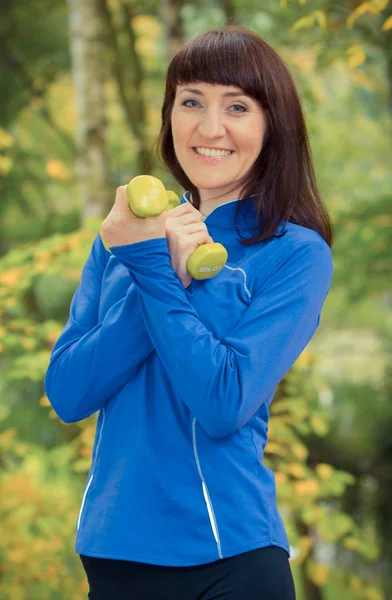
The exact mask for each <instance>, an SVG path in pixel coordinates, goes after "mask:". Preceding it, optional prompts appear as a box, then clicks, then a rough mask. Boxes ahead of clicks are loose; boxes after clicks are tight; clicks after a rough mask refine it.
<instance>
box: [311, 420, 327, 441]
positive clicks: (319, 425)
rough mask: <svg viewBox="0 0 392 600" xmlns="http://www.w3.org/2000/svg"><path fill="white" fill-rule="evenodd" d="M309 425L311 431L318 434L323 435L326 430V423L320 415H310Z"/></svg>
mask: <svg viewBox="0 0 392 600" xmlns="http://www.w3.org/2000/svg"><path fill="white" fill-rule="evenodd" d="M310 425H311V427H312V429H313V431H314V432H315V433H316V434H317V435H319V436H323V435H325V434H326V433H327V432H328V423H327V421H326V420H325V418H324V417H321V416H320V415H312V416H311V417H310Z"/></svg>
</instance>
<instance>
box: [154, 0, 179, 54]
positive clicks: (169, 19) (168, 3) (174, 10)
mask: <svg viewBox="0 0 392 600" xmlns="http://www.w3.org/2000/svg"><path fill="white" fill-rule="evenodd" d="M183 5H184V1H183V0H160V4H159V13H160V18H161V21H162V23H163V24H164V27H165V31H166V40H167V58H168V60H169V61H170V60H171V59H172V58H173V56H174V55H175V54H176V53H177V52H178V50H179V49H180V48H181V46H182V45H183V43H184V24H183V19H182V16H181V9H182V7H183Z"/></svg>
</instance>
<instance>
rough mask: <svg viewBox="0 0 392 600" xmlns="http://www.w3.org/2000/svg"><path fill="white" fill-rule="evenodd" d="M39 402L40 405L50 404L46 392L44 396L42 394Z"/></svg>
mask: <svg viewBox="0 0 392 600" xmlns="http://www.w3.org/2000/svg"><path fill="white" fill-rule="evenodd" d="M39 403H40V406H50V402H49V398H48V397H47V395H46V394H45V395H44V396H41V398H40V400H39Z"/></svg>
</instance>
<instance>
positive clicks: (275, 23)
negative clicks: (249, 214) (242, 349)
mask: <svg viewBox="0 0 392 600" xmlns="http://www.w3.org/2000/svg"><path fill="white" fill-rule="evenodd" d="M227 24H241V25H245V26H247V27H249V28H251V29H252V30H253V31H255V32H257V33H259V34H260V35H262V36H263V37H264V38H265V39H266V41H267V42H269V43H270V44H271V45H272V46H273V47H274V48H275V49H276V50H277V51H278V53H279V54H280V55H281V56H282V58H283V59H284V60H285V61H286V63H287V65H288V66H289V68H290V70H291V72H292V74H293V76H294V79H295V81H296V84H297V86H298V89H299V91H300V95H301V98H302V101H303V105H304V110H305V115H306V120H307V125H308V130H309V136H310V142H311V147H312V151H313V158H314V164H315V169H316V175H317V179H318V182H319V185H320V188H321V191H322V194H323V196H324V200H325V203H326V206H327V208H328V211H329V213H330V215H331V218H332V221H333V225H334V229H335V240H334V244H333V257H334V264H335V273H334V280H333V284H332V287H331V291H330V293H329V295H328V298H327V301H326V303H325V306H324V310H323V314H322V318H321V322H320V326H319V329H318V330H317V333H316V335H315V336H314V338H313V339H312V341H311V343H310V344H309V345H308V347H307V348H306V350H305V351H304V352H303V353H302V355H301V356H300V357H299V359H298V360H297V362H296V363H295V365H294V366H293V367H292V369H291V370H290V372H289V373H288V374H287V376H286V377H285V378H284V380H283V381H282V382H281V384H280V385H279V388H278V392H277V395H276V397H275V399H274V401H273V403H272V405H271V422H270V435H269V443H268V445H267V448H266V458H265V461H266V464H267V465H268V466H270V467H271V468H273V469H274V471H275V473H276V480H277V488H278V503H279V508H280V510H281V514H282V516H283V518H284V521H285V525H286V528H287V530H288V534H289V539H290V545H291V547H292V549H293V556H292V560H291V566H292V569H293V573H294V577H295V583H296V588H297V598H298V600H341V599H344V600H354V599H355V600H390V598H392V501H391V498H392V436H391V431H392V403H391V399H392V368H391V357H392V316H391V308H392V290H391V281H392V277H391V275H392V261H391V253H392V235H391V233H392V208H391V207H392V203H391V202H392V187H391V183H392V173H391V156H392V151H391V150H392V149H391V112H392V4H391V2H388V0H371V1H368V2H361V1H357V0H336V1H334V0H286V1H283V0H281V1H280V2H279V0H264V2H262V3H260V2H258V1H257V0H205V1H202V2H196V1H193V0H188V1H186V0H161V1H159V0H144V2H141V1H139V0H69V2H68V4H67V3H66V2H65V1H63V0H29V1H28V2H25V1H24V0H3V1H2V3H1V8H0V114H1V120H0V427H1V429H0V488H1V494H0V521H1V535H0V600H5V599H7V600H8V599H9V600H25V599H26V600H27V599H28V600H63V599H64V600H65V599H67V600H82V599H83V598H86V595H87V582H86V579H85V576H84V572H83V571H82V567H81V564H80V562H79V559H78V557H77V555H75V553H74V550H73V543H74V535H75V525H76V519H77V515H78V511H79V507H80V503H81V498H82V494H83V488H84V485H85V479H86V474H87V470H88V468H89V464H90V456H91V447H92V442H93V435H94V429H95V421H96V415H92V416H91V417H89V418H87V419H85V420H83V421H81V422H79V423H74V424H69V425H67V424H65V423H63V422H62V421H61V420H60V419H59V418H58V417H57V416H56V414H55V413H54V411H53V410H52V408H51V407H50V404H49V402H48V399H47V397H46V396H45V390H44V387H43V379H44V375H45V372H46V369H47V366H48V362H49V356H50V352H51V349H52V347H53V344H54V342H55V341H56V339H57V337H58V335H59V334H60V332H61V331H62V328H63V327H64V324H65V322H66V320H67V318H68V311H69V305H70V302H71V299H72V296H73V294H74V292H75V290H76V287H77V285H78V283H79V280H80V275H81V269H82V266H83V264H84V262H85V260H86V258H87V255H88V253H89V251H90V248H91V244H92V241H93V239H94V237H95V235H96V234H97V232H98V231H99V226H100V223H101V222H102V220H103V219H104V218H105V217H106V215H107V214H108V212H109V211H110V208H111V206H112V204H113V201H114V197H115V190H116V187H117V186H118V185H124V184H126V183H127V182H128V181H129V180H130V179H132V178H133V177H135V176H136V175H139V174H146V173H149V174H153V175H155V176H157V177H159V178H160V179H161V180H162V181H163V182H164V184H165V185H166V187H167V188H169V189H174V190H175V191H177V193H180V194H181V193H182V190H180V189H179V188H178V185H177V184H176V182H175V181H173V179H172V177H171V176H170V175H169V174H168V173H167V172H166V171H165V169H164V168H163V165H162V163H160V162H159V160H158V159H157V157H156V155H155V154H154V152H153V150H152V148H153V144H154V141H155V139H156V136H157V134H158V131H159V126H160V107H161V103H162V98H163V91H164V78H165V71H166V68H167V65H168V62H169V61H170V59H171V57H172V56H173V54H174V53H175V52H176V51H177V50H178V49H179V48H180V47H181V45H182V44H183V43H184V42H185V41H187V40H189V39H191V38H193V37H194V36H195V35H197V34H198V33H201V32H203V31H207V30H208V29H210V28H212V27H220V26H224V25H227Z"/></svg>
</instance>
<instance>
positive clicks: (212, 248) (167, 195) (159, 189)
mask: <svg viewBox="0 0 392 600" xmlns="http://www.w3.org/2000/svg"><path fill="white" fill-rule="evenodd" d="M126 194H127V197H128V202H129V208H130V209H131V211H132V212H133V213H134V214H135V215H136V216H137V217H142V218H143V217H155V216H158V215H160V214H161V213H162V212H164V211H166V210H170V209H172V208H175V207H176V206H178V205H179V204H180V199H179V197H178V196H177V194H176V193H175V192H173V191H171V190H166V189H165V186H164V185H163V183H162V182H161V181H160V179H158V178H157V177H153V176H151V175H138V176H137V177H134V178H133V179H132V180H131V181H130V182H129V183H128V185H127V187H126ZM102 242H103V244H104V246H105V248H106V249H107V250H108V252H110V250H109V248H108V246H107V245H106V244H105V242H104V240H102ZM227 258H228V254H227V250H226V248H225V247H224V246H223V245H222V244H220V243H219V242H214V243H212V244H200V246H198V248H196V250H194V251H193V252H192V254H191V256H190V257H189V258H188V261H187V265H186V266H187V271H188V273H189V275H190V276H191V277H193V278H194V279H209V278H211V277H213V276H214V275H217V274H218V273H219V272H220V271H221V270H222V269H223V267H224V266H225V264H226V261H227Z"/></svg>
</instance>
